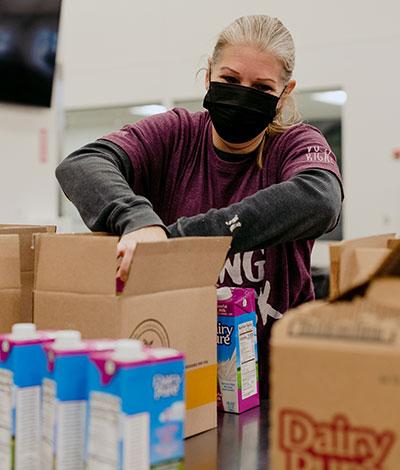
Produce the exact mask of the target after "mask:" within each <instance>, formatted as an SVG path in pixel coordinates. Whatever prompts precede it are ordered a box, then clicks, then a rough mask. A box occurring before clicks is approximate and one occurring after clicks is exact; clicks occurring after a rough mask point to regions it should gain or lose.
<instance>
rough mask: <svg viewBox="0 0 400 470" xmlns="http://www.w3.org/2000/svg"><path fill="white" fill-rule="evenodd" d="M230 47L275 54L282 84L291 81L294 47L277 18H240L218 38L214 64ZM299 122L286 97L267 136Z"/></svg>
mask: <svg viewBox="0 0 400 470" xmlns="http://www.w3.org/2000/svg"><path fill="white" fill-rule="evenodd" d="M228 45H251V46H254V47H257V48H258V49H260V50H261V51H268V52H271V53H272V54H274V55H275V56H276V57H277V58H278V60H279V61H280V63H281V64H282V82H283V84H284V85H285V86H286V85H287V84H288V83H289V81H290V79H291V78H292V74H293V69H294V64H295V48H294V42H293V38H292V35H291V34H290V32H289V30H288V29H287V28H286V27H285V26H284V25H283V24H282V22H281V21H280V20H278V19H277V18H272V17H270V16H267V15H251V16H241V17H240V18H237V19H236V20H235V21H233V22H232V23H231V24H229V25H228V26H227V27H226V28H225V29H224V30H223V31H222V32H221V33H220V35H219V36H218V40H217V43H216V45H215V47H214V51H213V54H212V57H211V63H212V64H216V63H217V62H218V61H219V59H220V56H221V52H222V50H223V49H224V47H225V46H228ZM299 121H300V114H299V112H298V110H297V106H296V101H295V100H294V98H293V97H292V95H291V94H290V95H288V96H286V97H285V98H284V102H283V104H282V106H281V107H280V109H279V110H278V111H277V113H276V116H275V118H274V120H273V122H272V123H271V124H270V125H269V126H268V128H267V134H268V135H274V134H280V133H282V132H284V131H285V130H286V129H288V128H289V127H291V126H293V125H294V124H297V123H298V122H299ZM264 143H265V138H264V139H263V142H262V145H261V146H260V147H261V148H260V151H259V153H258V157H257V161H258V163H259V165H260V166H261V167H262V165H263V161H262V154H263V149H264Z"/></svg>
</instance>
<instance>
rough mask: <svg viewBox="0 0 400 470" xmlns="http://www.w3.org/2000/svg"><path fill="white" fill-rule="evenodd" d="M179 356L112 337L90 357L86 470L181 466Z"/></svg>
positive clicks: (182, 413)
mask: <svg viewBox="0 0 400 470" xmlns="http://www.w3.org/2000/svg"><path fill="white" fill-rule="evenodd" d="M183 374H184V363H183V356H182V355H181V354H180V353H178V352H176V351H172V350H168V353H167V352H166V351H161V352H159V353H158V352H157V350H151V351H150V350H148V349H145V348H144V347H143V345H142V344H141V343H140V342H137V341H134V340H120V341H117V344H116V348H115V350H114V351H113V352H109V353H102V354H100V353H96V354H92V355H91V359H90V366H89V439H88V460H87V463H88V468H89V470H97V469H99V468H102V469H104V470H108V469H110V470H111V469H119V470H130V469H133V468H134V469H138V470H147V469H149V468H160V466H162V465H165V464H167V465H168V468H177V469H180V468H182V459H183V449H184V445H183V428H184V419H183V415H184V381H183Z"/></svg>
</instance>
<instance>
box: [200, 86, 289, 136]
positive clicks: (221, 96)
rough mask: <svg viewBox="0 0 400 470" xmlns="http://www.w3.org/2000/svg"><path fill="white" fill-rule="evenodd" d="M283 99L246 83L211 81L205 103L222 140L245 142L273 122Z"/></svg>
mask: <svg viewBox="0 0 400 470" xmlns="http://www.w3.org/2000/svg"><path fill="white" fill-rule="evenodd" d="M282 93H283V92H282ZM281 96H282V95H281ZM279 98H280V96H274V95H271V94H269V93H265V92H263V91H259V90H255V89H254V88H250V87H247V86H243V85H237V84H233V83H220V82H210V86H209V88H208V91H207V94H206V96H205V97H204V101H203V106H204V107H205V108H206V109H208V111H209V113H210V117H211V121H212V123H213V125H214V128H215V130H216V131H217V133H218V135H219V136H220V137H222V139H224V140H225V141H226V142H230V143H232V144H242V143H245V142H248V141H249V140H252V139H254V138H255V137H257V136H258V135H259V134H261V132H262V131H263V130H264V129H265V128H266V127H267V126H268V125H269V124H271V122H272V121H273V120H274V117H275V115H276V106H277V104H278V101H279Z"/></svg>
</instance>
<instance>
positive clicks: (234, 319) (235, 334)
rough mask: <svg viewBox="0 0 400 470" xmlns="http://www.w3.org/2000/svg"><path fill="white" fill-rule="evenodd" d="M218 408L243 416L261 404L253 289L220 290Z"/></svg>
mask: <svg viewBox="0 0 400 470" xmlns="http://www.w3.org/2000/svg"><path fill="white" fill-rule="evenodd" d="M217 295H218V323H217V356H218V408H219V409H221V410H223V411H228V412H233V413H242V412H243V411H246V410H248V409H250V408H253V407H255V406H258V405H259V404H260V398H259V383H258V356H257V333H256V313H255V298H254V290H253V289H242V288H236V287H233V288H229V287H221V288H219V289H218V294H217Z"/></svg>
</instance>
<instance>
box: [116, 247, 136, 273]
mask: <svg viewBox="0 0 400 470" xmlns="http://www.w3.org/2000/svg"><path fill="white" fill-rule="evenodd" d="M135 248H136V243H135V244H133V245H132V246H130V247H129V248H127V249H126V250H125V253H124V256H123V258H122V261H121V265H120V267H119V270H118V273H117V276H119V277H120V279H121V280H122V281H123V282H126V281H127V280H128V276H129V270H130V267H131V263H132V258H133V253H134V251H135Z"/></svg>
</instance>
